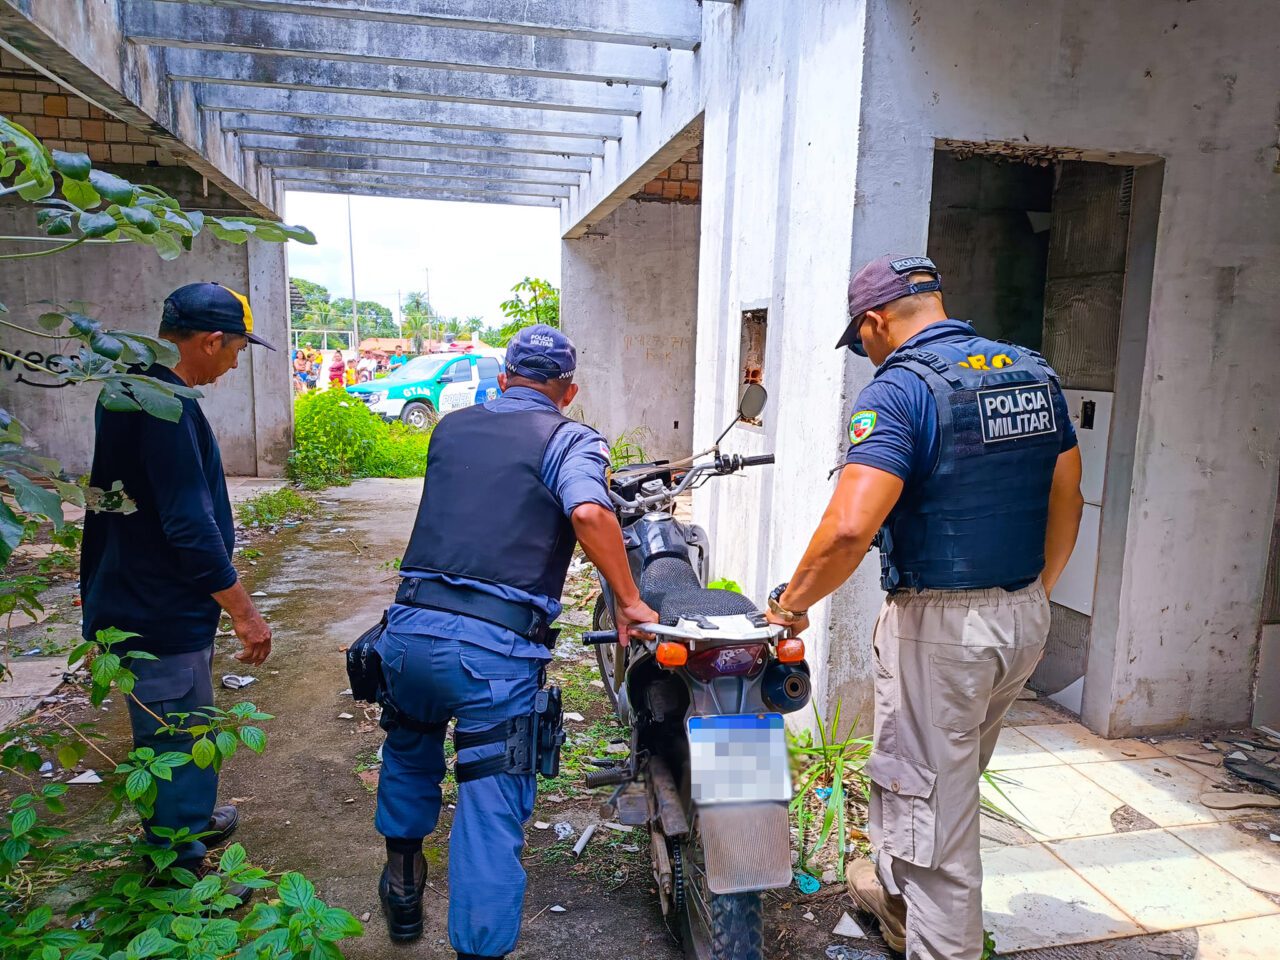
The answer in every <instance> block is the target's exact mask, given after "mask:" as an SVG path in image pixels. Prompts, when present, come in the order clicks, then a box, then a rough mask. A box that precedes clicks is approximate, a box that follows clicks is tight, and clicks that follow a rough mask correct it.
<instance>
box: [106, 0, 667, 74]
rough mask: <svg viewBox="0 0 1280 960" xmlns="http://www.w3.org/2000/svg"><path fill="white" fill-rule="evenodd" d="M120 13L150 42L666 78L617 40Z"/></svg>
mask: <svg viewBox="0 0 1280 960" xmlns="http://www.w3.org/2000/svg"><path fill="white" fill-rule="evenodd" d="M548 5H549V4H548ZM120 14H121V18H122V20H123V25H124V32H125V34H126V35H127V36H128V37H129V39H130V40H132V41H134V42H135V43H139V44H145V45H158V46H165V47H191V48H195V49H201V50H225V51H230V52H233V53H277V54H280V55H282V56H292V57H303V58H306V59H316V58H320V59H326V60H364V61H369V62H372V63H383V64H391V65H394V66H402V67H440V68H442V69H446V70H475V71H480V72H482V73H508V74H517V75H522V76H530V77H547V78H550V79H558V80H595V81H599V82H602V83H630V84H637V85H640V86H651V87H660V86H662V85H663V84H664V83H665V82H666V78H667V57H668V56H669V54H668V53H667V52H666V51H665V50H651V49H647V48H644V47H636V46H626V45H621V44H616V43H599V42H596V41H589V40H573V39H561V38H556V37H538V36H532V37H530V36H511V35H504V34H501V33H492V32H486V31H478V30H459V29H456V28H452V27H425V26H416V25H412V24H404V23H385V22H378V21H374V20H361V19H352V18H348V19H341V18H338V17H335V16H314V15H312V16H305V15H301V14H293V13H271V12H265V11H262V10H234V9H226V8H223V7H212V6H206V5H203V4H190V3H166V2H139V0H134V2H130V3H125V4H121V8H120Z"/></svg>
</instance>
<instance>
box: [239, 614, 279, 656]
mask: <svg viewBox="0 0 1280 960" xmlns="http://www.w3.org/2000/svg"><path fill="white" fill-rule="evenodd" d="M231 626H232V629H234V630H235V632H236V636H237V637H238V638H239V640H240V643H241V644H242V645H243V649H241V650H239V651H237V652H236V653H235V654H233V656H235V658H236V659H237V660H239V661H240V662H241V663H247V664H249V665H251V666H254V667H257V666H260V665H261V664H262V663H263V662H264V661H265V660H266V659H267V657H269V656H271V628H270V627H269V626H267V621H266V620H264V619H262V614H260V613H258V611H257V610H254V611H253V614H252V616H248V617H243V618H241V619H239V620H232V621H231Z"/></svg>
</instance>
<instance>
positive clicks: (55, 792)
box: [40, 783, 67, 798]
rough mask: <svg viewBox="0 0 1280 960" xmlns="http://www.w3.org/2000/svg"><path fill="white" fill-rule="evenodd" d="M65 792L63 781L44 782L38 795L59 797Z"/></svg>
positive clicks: (65, 786)
mask: <svg viewBox="0 0 1280 960" xmlns="http://www.w3.org/2000/svg"><path fill="white" fill-rule="evenodd" d="M66 792H67V785H66V784H65V783H46V784H45V785H44V786H43V787H42V788H41V790H40V795H41V796H42V797H45V798H48V797H61V796H64V795H65V794H66Z"/></svg>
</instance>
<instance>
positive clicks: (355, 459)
mask: <svg viewBox="0 0 1280 960" xmlns="http://www.w3.org/2000/svg"><path fill="white" fill-rule="evenodd" d="M294 409H295V415H294V448H293V453H292V454H291V455H290V457H289V467H288V474H289V478H290V479H291V480H296V481H298V482H300V483H301V484H302V485H303V486H305V487H307V488H308V489H312V490H316V489H319V488H321V487H326V486H329V485H330V484H339V485H346V484H348V483H350V482H351V481H352V480H355V479H360V478H362V477H420V476H422V475H423V473H425V472H426V468H427V447H428V445H429V444H430V441H431V432H430V430H413V429H411V428H409V427H406V426H404V424H401V423H392V424H388V423H385V422H383V420H382V418H381V417H379V416H378V415H377V414H375V413H373V412H372V411H371V410H370V409H369V408H368V407H366V406H365V405H364V404H363V403H361V402H360V401H359V400H357V399H356V398H355V397H352V396H351V395H350V394H348V393H347V392H346V391H345V390H336V389H332V390H324V391H320V392H317V393H308V394H303V395H301V396H299V397H298V400H297V405H296V407H295V408H294Z"/></svg>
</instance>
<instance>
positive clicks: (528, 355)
mask: <svg viewBox="0 0 1280 960" xmlns="http://www.w3.org/2000/svg"><path fill="white" fill-rule="evenodd" d="M577 367H578V351H577V349H576V348H575V347H574V345H573V341H572V340H570V339H569V338H568V337H566V336H565V335H564V334H563V333H561V332H560V331H559V330H557V329H556V328H555V327H549V326H547V325H546V324H545V323H535V324H534V325H533V326H531V327H525V328H524V329H522V330H519V331H517V333H516V335H515V336H514V337H512V338H511V341H510V342H509V343H508V344H507V373H514V374H515V375H516V376H518V377H527V378H528V379H530V380H534V381H537V382H538V383H546V382H547V381H548V380H570V379H572V378H573V371H574V370H576V369H577Z"/></svg>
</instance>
